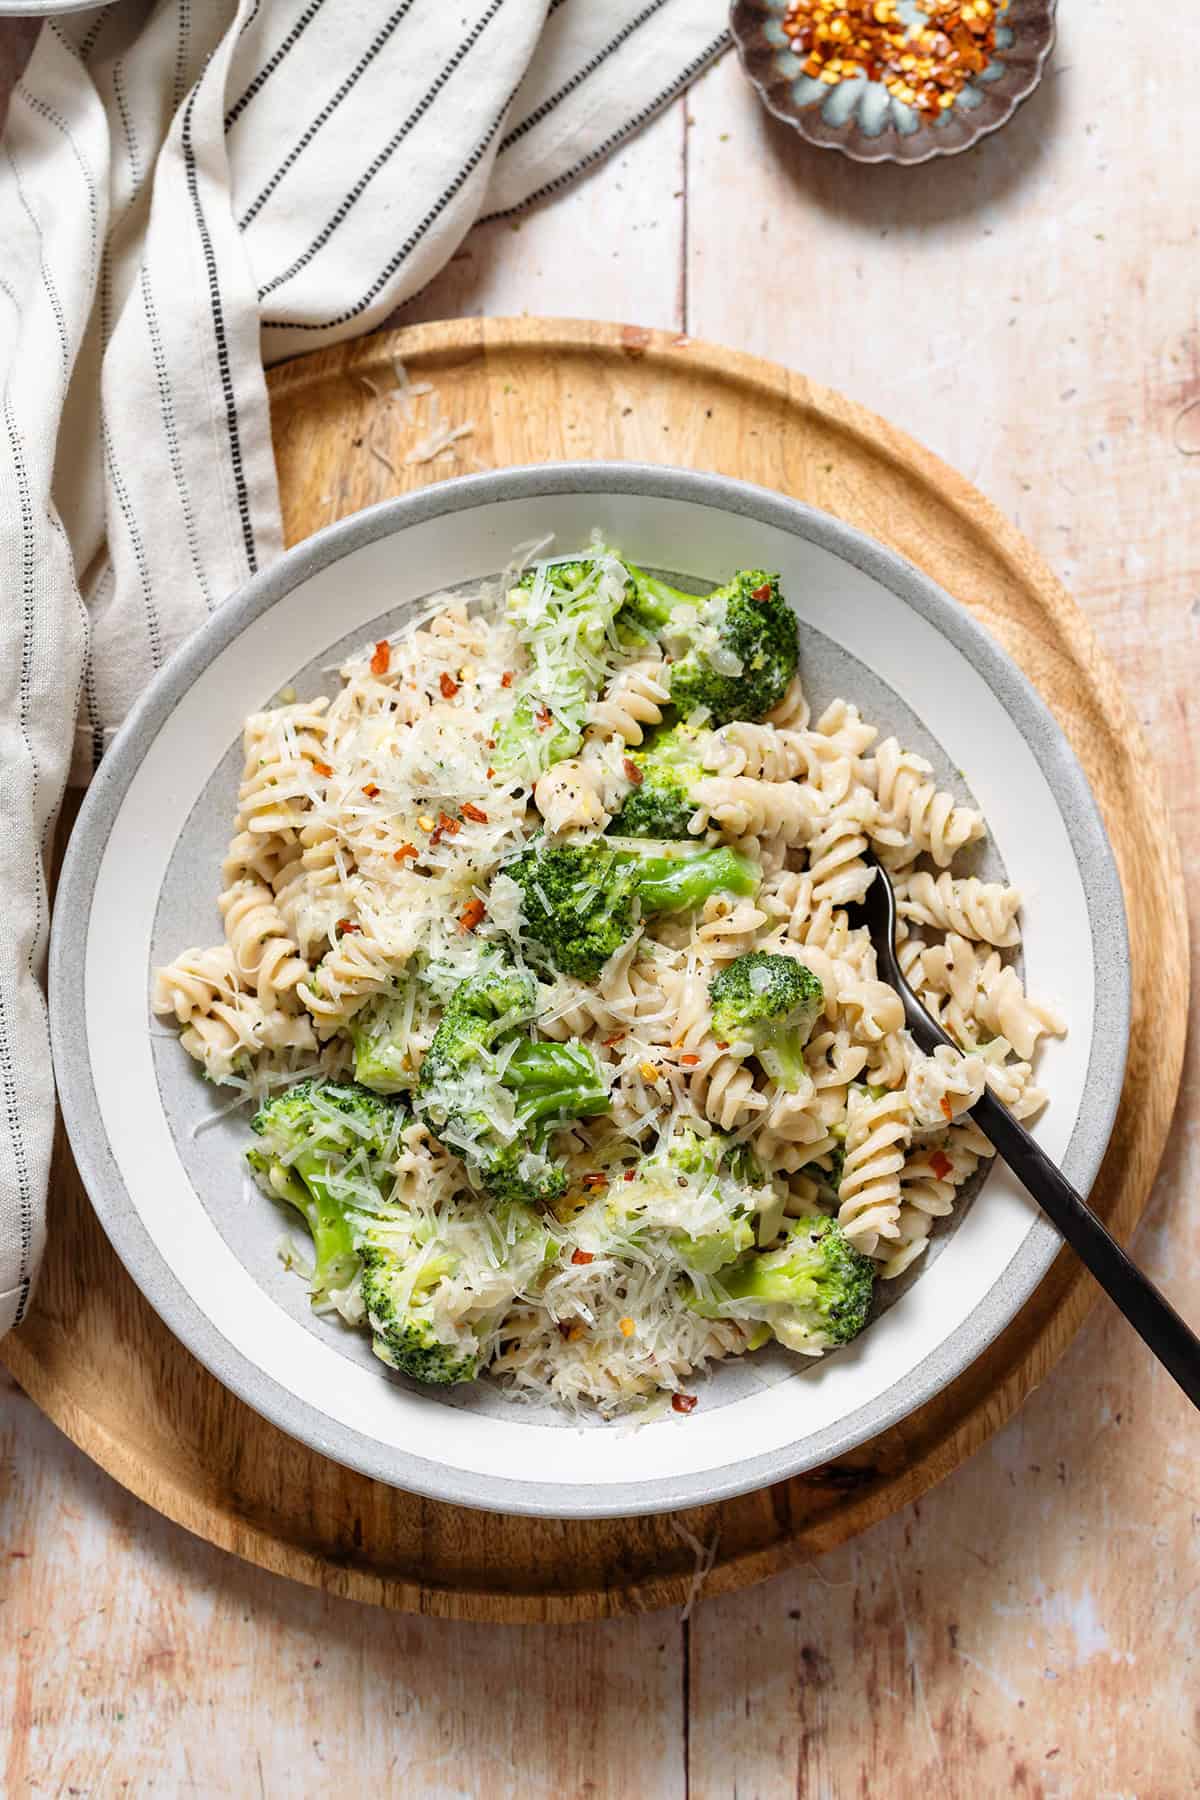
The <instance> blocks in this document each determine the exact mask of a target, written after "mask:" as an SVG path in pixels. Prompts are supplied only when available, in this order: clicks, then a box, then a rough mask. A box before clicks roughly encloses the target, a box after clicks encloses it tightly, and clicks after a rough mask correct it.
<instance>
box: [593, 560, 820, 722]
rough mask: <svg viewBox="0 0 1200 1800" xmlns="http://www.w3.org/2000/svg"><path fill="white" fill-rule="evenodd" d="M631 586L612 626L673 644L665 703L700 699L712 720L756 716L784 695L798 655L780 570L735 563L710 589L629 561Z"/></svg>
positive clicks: (691, 706) (681, 706)
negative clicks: (695, 589) (689, 590)
mask: <svg viewBox="0 0 1200 1800" xmlns="http://www.w3.org/2000/svg"><path fill="white" fill-rule="evenodd" d="M629 573H630V575H631V576H632V578H633V592H632V594H631V595H630V598H629V599H628V601H627V602H626V604H625V606H624V608H623V609H622V611H621V614H620V617H619V619H618V627H620V626H621V625H622V624H625V625H626V626H627V629H628V630H629V631H630V632H641V634H642V637H643V640H644V639H645V638H646V637H657V638H659V639H660V640H661V641H662V642H663V643H664V644H665V645H666V647H667V649H668V650H669V651H670V652H671V654H672V656H673V657H674V662H673V664H672V667H671V704H672V705H673V706H674V707H675V708H676V709H677V710H678V711H679V712H680V713H682V714H683V715H684V716H686V715H687V714H689V713H691V712H693V711H694V710H695V709H696V708H697V707H705V708H706V709H707V711H708V713H709V716H710V721H711V723H712V724H714V725H727V724H728V723H729V722H730V720H731V719H761V718H762V717H763V715H764V714H765V713H768V712H770V710H771V708H772V707H773V706H775V705H776V704H777V703H778V702H779V701H780V700H782V699H783V696H784V694H785V693H786V691H787V686H788V683H789V682H790V681H791V679H792V676H793V675H794V674H795V673H796V669H797V666H798V664H799V661H800V640H799V628H798V626H797V623H796V615H795V614H794V613H793V611H792V609H791V607H790V606H789V605H788V603H787V601H786V600H785V599H784V598H783V595H782V594H781V593H780V591H779V577H778V576H777V575H770V574H768V573H767V572H766V570H764V569H741V570H739V572H738V573H737V574H736V575H735V576H734V577H733V580H732V581H729V582H726V584H725V586H724V587H719V588H714V589H713V591H712V592H711V593H710V594H706V595H696V594H685V593H683V592H682V591H681V590H680V589H679V588H673V587H671V586H669V584H668V583H667V582H665V581H658V580H656V579H655V578H654V577H653V576H650V575H646V574H644V573H643V572H642V571H641V570H640V569H636V568H634V567H633V566H632V565H629Z"/></svg>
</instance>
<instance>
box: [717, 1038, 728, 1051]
mask: <svg viewBox="0 0 1200 1800" xmlns="http://www.w3.org/2000/svg"><path fill="white" fill-rule="evenodd" d="M728 1048H729V1045H728V1044H727V1043H726V1042H725V1039H724V1038H718V1039H717V1049H718V1050H728Z"/></svg>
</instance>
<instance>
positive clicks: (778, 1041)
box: [757, 1031, 809, 1094]
mask: <svg viewBox="0 0 1200 1800" xmlns="http://www.w3.org/2000/svg"><path fill="white" fill-rule="evenodd" d="M808 1038H809V1033H808V1031H785V1032H781V1033H780V1034H779V1036H778V1037H776V1038H774V1039H773V1040H772V1041H771V1042H770V1043H766V1044H761V1045H760V1046H759V1048H758V1052H757V1054H758V1060H759V1062H760V1063H761V1064H762V1066H763V1068H764V1069H765V1070H766V1072H767V1074H768V1075H769V1076H770V1077H771V1079H772V1081H777V1082H778V1083H779V1085H780V1087H782V1088H786V1089H787V1090H788V1092H789V1093H793V1094H794V1093H795V1092H796V1091H797V1089H798V1088H800V1087H802V1086H803V1085H804V1083H805V1081H806V1080H807V1079H808V1078H809V1071H808V1064H807V1063H806V1062H805V1060H804V1049H805V1045H806V1044H807V1043H808Z"/></svg>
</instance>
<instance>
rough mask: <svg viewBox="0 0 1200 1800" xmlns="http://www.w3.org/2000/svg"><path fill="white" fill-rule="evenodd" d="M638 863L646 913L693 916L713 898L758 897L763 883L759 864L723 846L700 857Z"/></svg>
mask: <svg viewBox="0 0 1200 1800" xmlns="http://www.w3.org/2000/svg"><path fill="white" fill-rule="evenodd" d="M639 860H640V865H641V866H640V871H639V875H638V883H637V894H638V898H639V899H640V900H641V903H642V911H643V912H645V913H660V912H692V911H694V910H695V909H696V908H697V907H700V906H703V905H704V902H705V901H706V900H708V899H710V898H711V896H712V895H713V894H720V893H726V894H737V895H739V896H740V895H749V894H756V893H757V892H758V889H759V884H760V883H761V881H762V871H761V870H760V869H759V867H758V864H757V863H754V862H751V860H750V858H749V857H748V856H743V855H742V854H741V852H740V851H738V850H731V849H729V847H728V846H727V845H723V844H722V845H718V846H717V848H716V849H713V850H703V851H701V853H700V854H699V856H688V857H681V856H680V857H670V856H645V857H641V858H640V859H639Z"/></svg>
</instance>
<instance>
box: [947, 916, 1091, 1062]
mask: <svg viewBox="0 0 1200 1800" xmlns="http://www.w3.org/2000/svg"><path fill="white" fill-rule="evenodd" d="M921 961H922V969H923V973H924V980H925V988H924V990H923V992H925V993H932V994H935V995H938V996H945V998H946V1000H947V1001H948V1002H949V1004H948V1005H946V1006H943V1007H942V1009H941V1017H942V1020H943V1022H946V1021H949V1023H948V1025H947V1029H949V1030H950V1031H951V1033H952V1035H953V1036H955V1037H958V1038H959V1040H960V1042H962V1043H965V1044H968V1045H971V1046H974V1045H975V1044H977V1042H978V1040H979V1036H980V1032H981V1031H982V1032H986V1033H988V1034H989V1035H990V1036H993V1037H1002V1038H1007V1040H1008V1042H1009V1043H1010V1044H1011V1045H1012V1047H1013V1049H1014V1050H1015V1051H1016V1053H1017V1055H1018V1056H1019V1057H1020V1058H1021V1060H1022V1061H1023V1062H1028V1061H1029V1060H1030V1058H1031V1057H1032V1055H1033V1052H1034V1049H1035V1048H1036V1046H1037V1042H1038V1039H1039V1038H1040V1037H1042V1036H1043V1034H1046V1033H1048V1034H1049V1035H1050V1036H1051V1037H1061V1036H1062V1034H1063V1033H1064V1032H1065V1030H1066V1025H1065V1024H1064V1022H1063V1020H1062V1019H1061V1018H1060V1016H1059V1015H1058V1013H1056V1012H1055V1011H1054V1009H1053V1008H1052V1007H1048V1006H1044V1005H1042V1004H1040V1003H1039V1002H1037V1001H1033V1000H1030V999H1029V998H1028V996H1027V995H1026V993H1025V989H1024V987H1023V985H1022V983H1021V978H1020V976H1019V975H1018V974H1017V971H1016V970H1015V969H1014V968H1012V967H1011V965H1009V964H1007V963H1003V962H1001V960H1000V953H999V951H996V950H993V951H992V952H991V953H990V955H988V956H986V957H981V956H980V955H979V954H978V953H977V952H976V950H975V947H974V945H973V944H971V943H970V942H969V941H968V939H966V938H964V937H959V935H958V934H957V932H949V933H948V934H947V936H946V940H945V942H944V943H943V944H930V945H928V946H927V947H926V949H925V952H924V955H923V956H922V959H921Z"/></svg>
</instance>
